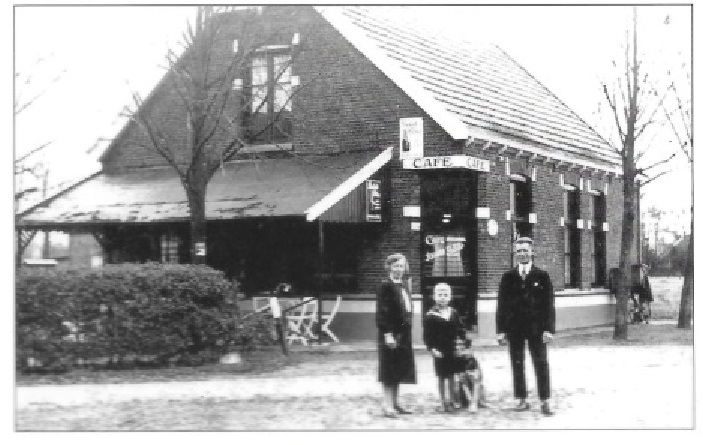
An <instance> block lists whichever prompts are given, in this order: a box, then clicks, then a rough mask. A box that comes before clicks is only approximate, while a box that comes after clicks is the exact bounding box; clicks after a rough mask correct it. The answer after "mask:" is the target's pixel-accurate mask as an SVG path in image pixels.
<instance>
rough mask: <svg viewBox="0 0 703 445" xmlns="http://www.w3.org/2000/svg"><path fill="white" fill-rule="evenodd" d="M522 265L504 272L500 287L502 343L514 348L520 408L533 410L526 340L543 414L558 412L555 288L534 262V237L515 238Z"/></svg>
mask: <svg viewBox="0 0 703 445" xmlns="http://www.w3.org/2000/svg"><path fill="white" fill-rule="evenodd" d="M515 256H516V259H517V261H518V266H517V267H513V268H511V269H510V270H508V271H507V272H505V273H504V274H503V277H502V278H501V280H500V288H499V290H498V308H497V311H496V331H497V334H498V343H499V344H505V343H506V340H507V343H508V345H509V351H510V364H511V368H512V373H513V394H514V396H515V398H516V399H517V401H518V402H517V405H516V406H515V408H514V409H515V410H516V411H526V410H528V409H530V405H529V403H527V401H526V399H527V387H526V383H525V341H527V347H528V349H529V350H530V356H531V357H532V362H533V364H534V368H535V374H536V377H537V390H538V393H539V399H540V401H541V408H542V414H544V415H545V416H551V415H553V414H554V412H553V411H552V408H551V406H550V404H549V398H550V395H551V389H550V381H549V362H548V361H547V343H550V342H551V341H552V340H553V338H554V326H555V311H554V290H553V288H552V281H551V279H550V278H549V274H548V273H547V272H545V271H544V270H542V269H540V268H538V267H537V266H535V265H534V264H533V263H532V259H533V254H532V239H531V238H527V237H521V238H518V239H517V240H515Z"/></svg>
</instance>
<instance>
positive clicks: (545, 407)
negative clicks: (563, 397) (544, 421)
mask: <svg viewBox="0 0 703 445" xmlns="http://www.w3.org/2000/svg"><path fill="white" fill-rule="evenodd" d="M542 414H544V415H545V416H553V415H554V411H552V408H551V407H550V406H549V402H547V401H544V402H542Z"/></svg>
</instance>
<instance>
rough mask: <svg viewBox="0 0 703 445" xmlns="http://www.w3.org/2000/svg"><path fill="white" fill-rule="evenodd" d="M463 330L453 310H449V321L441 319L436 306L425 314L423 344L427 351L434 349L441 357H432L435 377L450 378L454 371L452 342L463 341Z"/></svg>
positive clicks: (457, 315) (456, 313)
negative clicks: (459, 339)
mask: <svg viewBox="0 0 703 445" xmlns="http://www.w3.org/2000/svg"><path fill="white" fill-rule="evenodd" d="M464 336H465V331H464V328H463V327H462V325H461V322H460V321H459V314H458V312H457V311H456V309H454V308H451V307H450V308H449V319H445V318H444V317H442V314H441V311H440V310H439V308H438V307H437V306H433V307H432V308H431V309H430V310H429V311H427V314H425V335H424V337H425V344H426V345H427V349H428V350H432V349H436V350H438V351H439V352H441V353H442V357H434V369H435V374H437V377H452V375H453V374H454V372H455V369H456V363H455V359H456V358H455V354H454V342H455V341H456V339H457V338H461V339H463V338H464Z"/></svg>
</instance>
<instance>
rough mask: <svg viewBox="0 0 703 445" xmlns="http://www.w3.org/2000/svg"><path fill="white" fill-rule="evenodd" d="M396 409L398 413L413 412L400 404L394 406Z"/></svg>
mask: <svg viewBox="0 0 703 445" xmlns="http://www.w3.org/2000/svg"><path fill="white" fill-rule="evenodd" d="M393 408H394V409H395V412H396V413H398V414H412V413H413V412H412V411H411V410H409V409H405V408H402V407H400V406H398V405H396V406H394V407H393Z"/></svg>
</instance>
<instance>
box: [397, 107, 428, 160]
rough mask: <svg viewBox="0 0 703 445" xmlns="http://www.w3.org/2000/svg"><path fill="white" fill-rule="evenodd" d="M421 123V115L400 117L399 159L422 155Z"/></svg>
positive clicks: (423, 150)
mask: <svg viewBox="0 0 703 445" xmlns="http://www.w3.org/2000/svg"><path fill="white" fill-rule="evenodd" d="M423 131H424V130H423V123H422V118H421V117H404V118H400V159H401V160H402V159H409V158H419V157H422V156H423V155H424V152H425V149H424V139H423Z"/></svg>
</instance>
